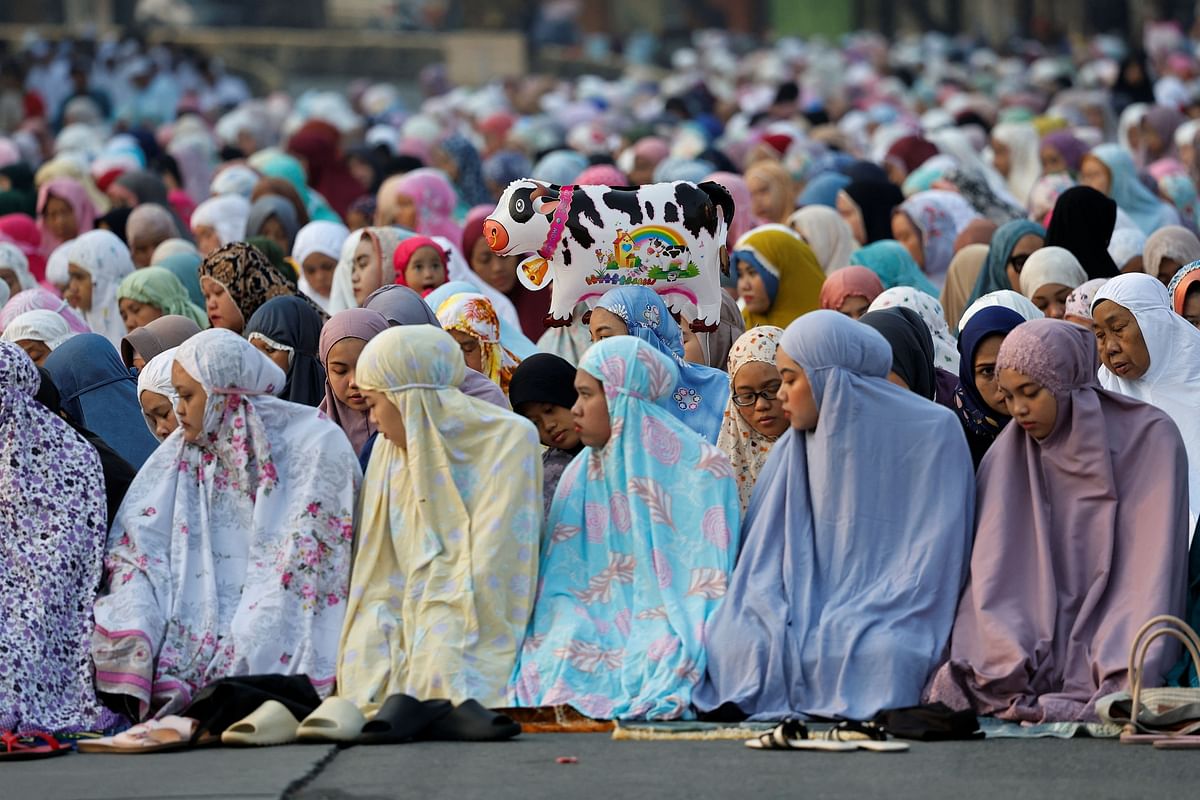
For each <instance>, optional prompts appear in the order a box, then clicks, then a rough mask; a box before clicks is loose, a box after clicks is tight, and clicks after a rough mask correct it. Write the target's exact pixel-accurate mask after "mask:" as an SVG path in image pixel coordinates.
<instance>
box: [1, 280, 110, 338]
mask: <svg viewBox="0 0 1200 800" xmlns="http://www.w3.org/2000/svg"><path fill="white" fill-rule="evenodd" d="M38 310H44V311H52V312H54V313H55V314H58V315H59V316H60V317H62V318H63V320H64V321H65V322H66V323H67V327H68V328H70V329H71V332H72V333H89V332H90V331H91V328H89V327H88V325H87V323H86V322H84V321H83V317H82V316H81V315H79V314H78V313H76V312H75V310H74V309H72V308H71V306H70V304H69V303H68V302H67V301H66V300H63V299H62V298H61V297H55V296H54V295H53V294H51V293H50V292H48V291H46V290H45V289H41V288H37V289H26V290H25V291H23V292H19V293H17V294H15V295H13V296H12V297H10V298H9V299H8V302H7V303H5V304H4V307H3V308H0V331H3V330H5V329H6V328H7V327H8V326H9V325H10V324H12V321H13V320H14V319H16V318H17V317H19V316H20V315H22V314H24V313H26V312H27V311H38Z"/></svg>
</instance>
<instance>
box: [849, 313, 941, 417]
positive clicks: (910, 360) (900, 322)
mask: <svg viewBox="0 0 1200 800" xmlns="http://www.w3.org/2000/svg"><path fill="white" fill-rule="evenodd" d="M859 321H860V322H862V323H864V324H866V325H870V326H871V327H872V328H874V329H875V330H877V331H879V332H880V333H882V334H883V338H885V339H887V341H888V344H890V345H891V346H892V372H895V373H896V374H897V375H899V376H900V377H901V378H903V379H904V382H905V383H907V384H908V388H909V389H911V390H912V391H913V393H915V394H918V395H920V396H921V397H925V398H927V399H929V400H932V399H933V395H934V391H935V390H936V389H937V385H936V383H935V382H934V371H933V335H932V334H931V333H930V332H929V327H928V326H926V324H925V321H924V320H922V319H921V316H920V315H919V314H918V313H917V312H915V311H913V310H912V309H910V308H900V307H897V306H893V307H892V308H884V309H881V310H879V311H871V312H869V313H866V314H863V316H862V319H861V320H859Z"/></svg>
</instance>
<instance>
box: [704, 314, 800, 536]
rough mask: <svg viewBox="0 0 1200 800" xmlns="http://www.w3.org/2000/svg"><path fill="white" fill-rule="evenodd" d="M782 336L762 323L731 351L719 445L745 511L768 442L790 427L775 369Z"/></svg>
mask: <svg viewBox="0 0 1200 800" xmlns="http://www.w3.org/2000/svg"><path fill="white" fill-rule="evenodd" d="M782 336H783V329H782V328H780V327H777V326H775V325H760V326H758V327H756V328H751V329H750V330H748V331H746V332H745V333H743V334H742V335H741V336H740V337H738V340H737V341H736V342H734V344H733V349H731V350H730V351H729V383H730V386H731V393H730V397H729V404H728V405H727V406H725V419H724V421H723V422H722V424H721V435H720V436H718V437H717V447H718V448H719V449H720V450H721V452H723V453H724V454H725V455H726V456H727V457H728V458H729V463H730V464H731V465H732V466H733V475H734V477H735V478H736V479H737V484H738V500H739V501H740V503H741V509H742V513H743V514H744V513H745V511H746V508H747V507H748V506H749V505H750V495H751V493H752V492H753V491H754V484H755V482H756V481H757V480H758V475H759V473H760V472H761V471H762V468H763V465H764V464H766V461H767V455H768V454H769V453H770V452H771V447H772V445H774V444H775V442H776V441H777V440H778V439H779V437H780V436H782V435H783V434H784V432H785V431H787V428H788V421H787V417H786V416H785V415H784V413H783V406H782V404H781V403H780V401H779V397H778V395H779V386H780V383H781V379H780V377H779V368H778V367H776V366H775V353H776V349H777V348H778V347H779V340H780V338H781V337H782Z"/></svg>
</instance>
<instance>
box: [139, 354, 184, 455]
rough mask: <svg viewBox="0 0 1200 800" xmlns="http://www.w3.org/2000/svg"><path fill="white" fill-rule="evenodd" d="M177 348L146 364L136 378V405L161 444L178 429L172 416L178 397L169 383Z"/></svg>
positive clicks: (172, 385) (176, 422)
mask: <svg viewBox="0 0 1200 800" xmlns="http://www.w3.org/2000/svg"><path fill="white" fill-rule="evenodd" d="M176 349H177V348H174V347H172V348H170V349H168V350H164V351H162V352H161V353H159V354H158V355H156V356H154V358H152V359H150V360H149V361H148V362H146V365H145V366H144V367H142V369H141V370H140V371H139V372H138V376H137V399H138V405H140V406H141V407H142V416H143V417H144V418H145V420H146V427H147V428H149V429H150V432H151V433H153V434H154V438H155V439H158V441H160V442H161V441H162V440H163V439H166V438H167V437H168V436H170V435H171V434H172V433H174V432H175V429H176V428H178V427H179V419H178V418H177V417H176V416H175V405H176V404H177V403H178V402H179V394H178V393H177V392H176V391H175V385H174V384H173V383H171V367H172V366H173V365H174V364H175V351H176Z"/></svg>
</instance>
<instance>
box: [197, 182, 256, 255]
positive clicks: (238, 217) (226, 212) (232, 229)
mask: <svg viewBox="0 0 1200 800" xmlns="http://www.w3.org/2000/svg"><path fill="white" fill-rule="evenodd" d="M249 219H250V202H249V201H248V200H246V198H244V197H242V196H241V195H240V194H222V195H218V196H216V197H212V198H209V199H208V200H205V201H204V202H203V203H201V204H200V205H198V206H196V210H195V211H193V212H192V220H191V229H192V230H193V231H195V230H196V228H197V227H200V226H204V227H206V228H212V229H213V230H215V231H216V232H217V238H219V239H220V240H221V246H222V247H224V246H225V245H227V244H229V243H230V242H240V241H242V240H243V239H245V238H246V221H247V220H249Z"/></svg>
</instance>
